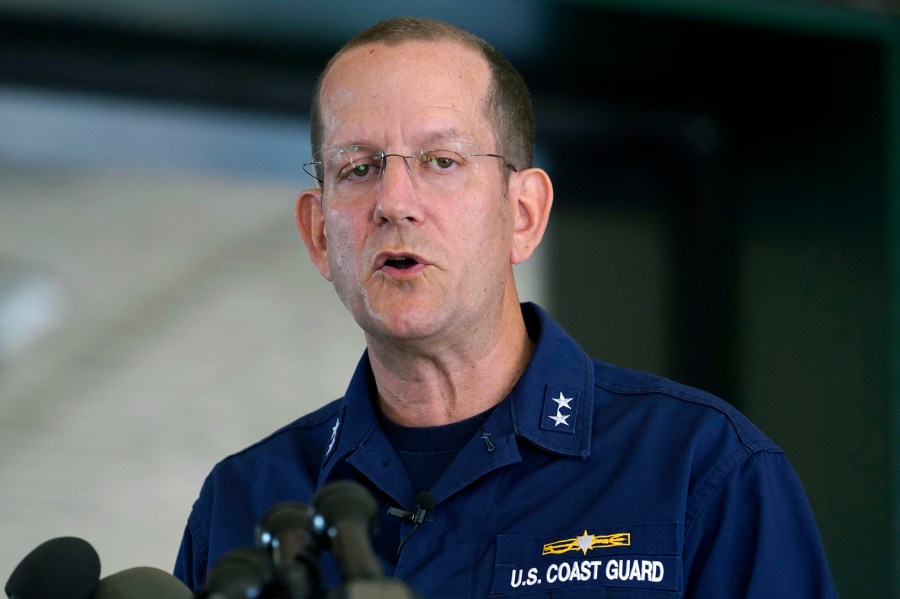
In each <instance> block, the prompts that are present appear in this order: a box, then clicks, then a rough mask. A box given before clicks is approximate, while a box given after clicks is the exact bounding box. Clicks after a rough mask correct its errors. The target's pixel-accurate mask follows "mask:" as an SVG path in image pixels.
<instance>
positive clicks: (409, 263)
mask: <svg viewBox="0 0 900 599" xmlns="http://www.w3.org/2000/svg"><path fill="white" fill-rule="evenodd" d="M416 264H418V262H417V261H416V260H415V259H413V258H408V257H406V256H398V257H396V258H388V259H387V260H385V261H384V265H385V266H387V267H388V268H396V269H398V270H406V269H408V268H412V267H413V266H415V265H416Z"/></svg>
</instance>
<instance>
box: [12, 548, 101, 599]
mask: <svg viewBox="0 0 900 599" xmlns="http://www.w3.org/2000/svg"><path fill="white" fill-rule="evenodd" d="M99 580H100V557H99V556H98V555H97V552H96V551H95V550H94V548H93V547H91V544H90V543H88V542H87V541H85V540H84V539H79V538H78V537H58V538H55V539H50V540H49V541H45V542H43V543H41V544H40V545H38V546H37V547H35V548H34V549H33V550H32V551H31V553H29V554H28V555H26V556H25V558H24V559H23V560H22V561H21V562H19V565H18V566H16V569H15V570H13V573H12V574H11V575H10V577H9V580H8V581H7V582H6V586H5V587H4V590H5V591H6V595H7V596H8V597H10V598H11V599H59V597H68V598H70V599H90V597H91V595H93V593H94V591H95V590H96V589H97V582H98V581H99Z"/></svg>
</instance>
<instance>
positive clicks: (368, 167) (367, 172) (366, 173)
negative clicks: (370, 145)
mask: <svg viewBox="0 0 900 599" xmlns="http://www.w3.org/2000/svg"><path fill="white" fill-rule="evenodd" d="M380 167H381V160H380V159H379V158H377V157H375V156H372V155H367V156H361V157H357V158H353V159H352V160H350V161H349V162H348V163H347V164H345V165H344V167H343V168H342V169H341V170H340V171H339V172H338V176H337V180H338V181H339V182H351V183H352V182H357V181H363V180H365V179H369V178H371V177H374V176H376V175H377V174H378V169H379V168H380Z"/></svg>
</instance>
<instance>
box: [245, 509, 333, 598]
mask: <svg viewBox="0 0 900 599" xmlns="http://www.w3.org/2000/svg"><path fill="white" fill-rule="evenodd" d="M313 518H314V514H313V512H312V510H311V509H310V508H309V507H308V506H307V505H305V504H303V503H299V502H297V501H284V502H281V503H279V504H276V505H274V506H272V507H271V508H270V509H269V511H268V512H266V513H265V514H264V515H263V517H262V518H261V519H260V521H259V524H257V526H256V532H255V534H254V537H255V539H256V546H257V547H259V548H261V549H263V550H265V551H267V552H268V553H269V554H270V555H271V556H272V561H273V562H274V564H275V567H276V569H277V571H278V574H279V577H280V579H281V584H282V585H283V586H284V588H285V590H286V591H287V593H288V595H289V597H290V599H307V598H308V597H313V596H314V595H315V593H317V592H318V588H319V580H320V575H319V562H318V552H319V544H318V540H317V539H316V535H315V532H314V529H313Z"/></svg>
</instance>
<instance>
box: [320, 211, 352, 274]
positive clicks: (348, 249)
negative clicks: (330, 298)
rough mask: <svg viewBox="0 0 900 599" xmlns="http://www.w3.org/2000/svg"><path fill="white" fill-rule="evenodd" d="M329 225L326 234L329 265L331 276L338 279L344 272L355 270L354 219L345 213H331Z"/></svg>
mask: <svg viewBox="0 0 900 599" xmlns="http://www.w3.org/2000/svg"><path fill="white" fill-rule="evenodd" d="M327 223H328V226H327V227H326V228H325V232H326V235H327V238H328V265H329V267H330V268H331V276H332V277H333V278H336V277H339V276H341V274H342V273H343V271H345V270H347V269H352V268H353V262H354V257H355V254H356V252H355V249H356V237H355V235H354V234H353V221H352V219H351V218H350V217H349V216H348V215H347V214H345V213H343V212H337V211H334V210H332V211H330V212H329V214H328V221H327Z"/></svg>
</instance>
